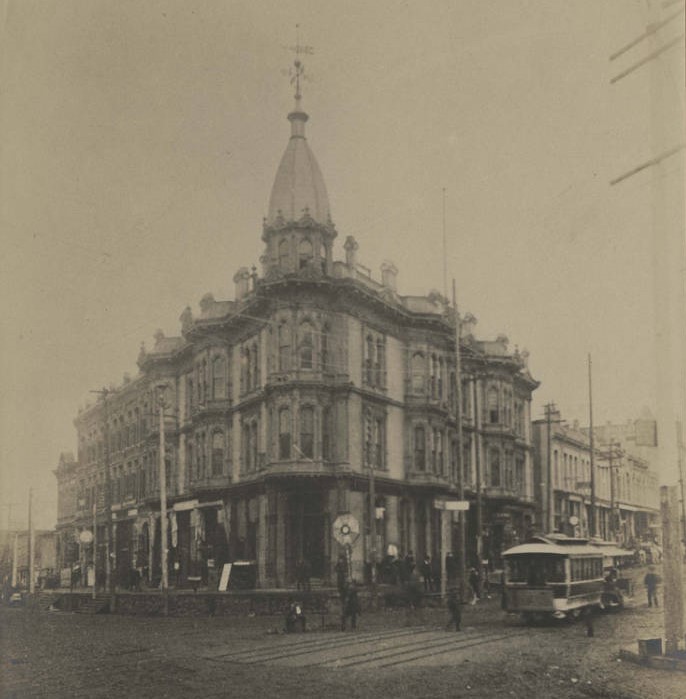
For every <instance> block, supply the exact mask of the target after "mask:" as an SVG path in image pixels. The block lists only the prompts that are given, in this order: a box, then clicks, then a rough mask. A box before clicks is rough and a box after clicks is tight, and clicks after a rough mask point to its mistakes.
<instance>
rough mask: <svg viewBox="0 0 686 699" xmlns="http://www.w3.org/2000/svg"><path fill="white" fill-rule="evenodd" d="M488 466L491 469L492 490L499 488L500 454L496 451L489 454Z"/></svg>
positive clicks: (493, 450)
mask: <svg viewBox="0 0 686 699" xmlns="http://www.w3.org/2000/svg"><path fill="white" fill-rule="evenodd" d="M489 466H490V467H491V485H492V486H493V487H494V488H499V487H500V482H501V479H500V453H499V452H498V450H497V449H491V451H490V452H489Z"/></svg>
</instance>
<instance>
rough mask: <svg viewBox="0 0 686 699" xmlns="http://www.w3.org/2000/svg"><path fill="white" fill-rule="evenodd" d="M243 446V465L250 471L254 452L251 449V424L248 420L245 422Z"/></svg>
mask: <svg viewBox="0 0 686 699" xmlns="http://www.w3.org/2000/svg"><path fill="white" fill-rule="evenodd" d="M241 446H242V447H243V467H244V468H245V470H246V471H249V470H250V456H251V453H252V452H251V449H250V424H249V423H247V422H244V423H243V443H242V445H241Z"/></svg>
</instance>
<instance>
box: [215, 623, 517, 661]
mask: <svg viewBox="0 0 686 699" xmlns="http://www.w3.org/2000/svg"><path fill="white" fill-rule="evenodd" d="M527 633H528V631H511V632H503V631H502V630H497V631H482V632H475V633H470V632H469V631H463V632H461V633H460V634H456V633H455V632H454V631H451V632H448V631H445V630H443V629H442V628H440V627H438V628H437V627H426V626H423V627H405V628H403V629H395V630H389V631H377V632H363V633H340V632H338V633H336V634H335V635H334V636H330V637H328V638H326V637H322V636H321V635H319V634H313V635H312V636H311V637H307V638H299V639H294V638H292V637H291V638H289V639H288V640H287V641H286V640H285V639H280V640H279V642H278V643H276V644H272V645H261V646H258V647H256V648H243V649H241V650H234V651H228V652H227V651H226V649H225V648H217V649H215V650H214V651H213V652H210V653H207V652H205V653H203V657H204V658H205V659H207V660H211V661H214V662H220V663H231V662H235V663H240V664H246V665H258V664H267V665H272V664H273V665H283V664H288V665H289V666H297V667H315V666H316V667H327V668H331V669H339V668H351V669H358V668H360V669H367V668H371V667H373V668H382V667H391V666H393V665H400V664H403V663H415V662H421V661H422V660H429V659H432V658H435V657H436V656H437V655H446V654H449V653H455V652H460V651H469V650H471V649H472V648H476V647H478V646H481V645H484V644H486V643H497V642H500V641H504V640H507V639H509V638H513V637H516V636H522V635H526V634H527Z"/></svg>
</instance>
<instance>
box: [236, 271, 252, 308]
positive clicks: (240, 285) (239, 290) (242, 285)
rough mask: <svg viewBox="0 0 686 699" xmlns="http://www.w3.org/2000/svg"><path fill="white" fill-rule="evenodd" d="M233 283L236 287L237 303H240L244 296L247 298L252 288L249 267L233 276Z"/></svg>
mask: <svg viewBox="0 0 686 699" xmlns="http://www.w3.org/2000/svg"><path fill="white" fill-rule="evenodd" d="M233 281H234V284H235V285H236V301H240V299H242V298H243V297H244V296H247V294H248V291H249V288H250V270H249V269H248V268H247V267H241V268H240V269H239V270H238V272H236V274H234V275H233Z"/></svg>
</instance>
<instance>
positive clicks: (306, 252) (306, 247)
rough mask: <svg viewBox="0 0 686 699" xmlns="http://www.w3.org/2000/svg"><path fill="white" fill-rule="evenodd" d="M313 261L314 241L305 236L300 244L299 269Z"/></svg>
mask: <svg viewBox="0 0 686 699" xmlns="http://www.w3.org/2000/svg"><path fill="white" fill-rule="evenodd" d="M311 262H312V243H311V242H310V241H309V240H308V239H307V238H304V239H303V240H301V241H300V244H299V245H298V269H303V268H304V267H308V266H309V264H310V263H311Z"/></svg>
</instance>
